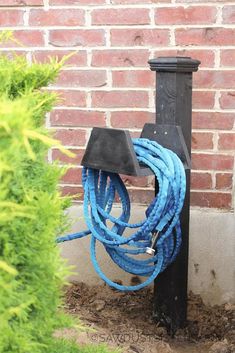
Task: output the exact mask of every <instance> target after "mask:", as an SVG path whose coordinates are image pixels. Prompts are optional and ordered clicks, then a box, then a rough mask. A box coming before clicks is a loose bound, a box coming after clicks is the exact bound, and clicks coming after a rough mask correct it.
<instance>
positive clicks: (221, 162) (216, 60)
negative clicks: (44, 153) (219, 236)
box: [0, 0, 235, 209]
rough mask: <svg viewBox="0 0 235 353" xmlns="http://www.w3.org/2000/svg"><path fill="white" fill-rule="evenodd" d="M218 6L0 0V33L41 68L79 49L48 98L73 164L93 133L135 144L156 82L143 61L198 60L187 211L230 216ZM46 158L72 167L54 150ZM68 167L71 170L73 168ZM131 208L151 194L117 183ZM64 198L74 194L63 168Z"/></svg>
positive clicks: (232, 56)
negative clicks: (108, 131) (124, 133)
mask: <svg viewBox="0 0 235 353" xmlns="http://www.w3.org/2000/svg"><path fill="white" fill-rule="evenodd" d="M232 3H233V1H223V0H218V1H215V0H209V1H203V0H172V1H171V0H145V1H144V0H44V1H43V0H0V26H1V27H2V28H12V29H13V30H14V32H15V36H16V38H17V39H19V40H20V41H21V43H22V44H23V47H22V46H18V47H17V44H12V43H11V44H10V43H9V45H6V46H5V47H4V48H3V49H2V50H4V51H8V50H9V49H8V48H9V47H11V48H12V47H15V46H16V48H15V49H16V50H17V51H19V52H23V53H25V52H26V53H27V54H26V55H27V58H28V60H29V61H31V60H32V59H33V57H36V59H38V60H40V61H46V60H47V59H48V55H57V56H59V57H60V56H62V55H64V54H66V53H69V52H71V51H74V50H77V54H76V55H74V56H73V57H72V58H71V59H70V60H69V63H70V67H68V68H66V69H65V70H64V71H63V72H62V73H61V75H60V78H59V79H58V82H57V83H56V85H55V86H54V89H55V90H56V91H58V92H59V93H61V95H62V96H63V97H64V99H63V100H61V102H60V103H59V104H58V106H57V107H56V108H55V110H54V111H53V113H52V114H51V116H50V117H48V118H47V124H48V127H49V128H52V129H55V130H56V136H57V137H58V138H59V139H60V140H61V141H62V142H63V143H64V145H65V146H67V147H68V148H71V149H73V150H74V151H75V152H76V153H77V158H76V161H75V163H77V162H79V161H80V159H81V155H82V153H83V151H84V146H85V143H86V141H87V138H88V136H89V133H90V130H91V127H92V126H94V125H96V126H109V127H120V128H128V129H130V130H131V131H132V133H133V135H134V136H138V134H139V132H140V130H141V127H142V125H143V124H144V123H145V122H147V121H152V120H153V119H154V114H153V112H154V79H155V77H154V73H151V72H150V71H149V69H148V65H147V60H148V59H149V58H153V57H155V56H166V55H181V56H192V57H193V58H196V59H199V60H201V62H202V64H201V67H200V71H199V72H198V73H196V74H195V75H194V78H195V79H194V92H193V129H194V130H193V140H192V144H193V171H192V199H191V203H192V205H193V206H202V207H218V208H225V209H232V208H233V192H234V189H233V187H232V184H233V181H232V178H233V170H234V150H235V130H234V118H235V4H234V5H233V4H232ZM51 158H53V159H54V158H59V159H60V160H61V163H67V162H72V161H70V160H68V158H67V157H64V156H62V155H61V154H60V153H59V152H58V151H57V150H53V151H52V152H51ZM73 163H74V161H73ZM125 179H126V182H127V184H128V187H129V188H130V194H131V196H132V199H133V200H134V201H137V202H146V201H148V200H149V197H151V196H152V195H153V192H152V190H153V182H152V179H151V178H142V179H137V178H129V177H128V178H125ZM61 185H62V187H63V191H64V193H70V194H74V193H77V192H80V191H81V171H80V169H79V168H78V167H77V166H74V167H73V168H71V170H70V171H69V172H68V173H67V175H66V176H65V177H64V178H63V180H62V184H61Z"/></svg>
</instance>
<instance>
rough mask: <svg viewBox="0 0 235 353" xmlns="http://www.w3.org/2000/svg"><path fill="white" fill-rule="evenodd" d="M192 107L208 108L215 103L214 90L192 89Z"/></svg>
mask: <svg viewBox="0 0 235 353" xmlns="http://www.w3.org/2000/svg"><path fill="white" fill-rule="evenodd" d="M192 104H193V109H210V108H213V107H214V104H215V92H212V91H193V99H192Z"/></svg>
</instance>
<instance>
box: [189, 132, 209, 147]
mask: <svg viewBox="0 0 235 353" xmlns="http://www.w3.org/2000/svg"><path fill="white" fill-rule="evenodd" d="M212 148H213V133H211V132H193V134H192V149H195V150H210V149H212Z"/></svg>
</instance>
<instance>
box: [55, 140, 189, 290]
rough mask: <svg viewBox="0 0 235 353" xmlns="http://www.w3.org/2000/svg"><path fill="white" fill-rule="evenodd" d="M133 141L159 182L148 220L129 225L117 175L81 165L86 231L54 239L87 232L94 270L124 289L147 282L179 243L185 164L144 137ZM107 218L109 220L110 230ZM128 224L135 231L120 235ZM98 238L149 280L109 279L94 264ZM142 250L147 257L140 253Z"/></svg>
mask: <svg viewBox="0 0 235 353" xmlns="http://www.w3.org/2000/svg"><path fill="white" fill-rule="evenodd" d="M133 145H134V149H135V153H136V155H137V159H138V161H139V162H140V163H141V164H145V165H146V166H148V167H149V168H150V169H151V170H152V171H153V173H154V174H155V176H156V178H157V180H158V188H159V190H158V194H157V196H156V197H155V198H154V200H153V201H152V203H151V204H150V205H149V207H148V208H147V210H146V219H145V220H143V221H142V222H139V223H134V224H133V223H128V221H129V218H130V199H129V195H128V192H127V190H126V187H125V185H124V183H123V181H122V179H121V178H120V176H119V175H118V174H114V173H110V172H105V171H102V170H95V169H90V168H83V173H82V182H83V187H84V216H85V221H86V224H87V227H88V230H87V231H84V232H80V233H75V234H70V235H67V236H62V237H59V238H57V242H58V243H60V242H64V241H68V240H73V239H77V238H82V237H84V236H86V235H88V234H91V260H92V263H93V265H94V268H95V270H96V272H97V273H98V275H99V276H100V277H101V278H102V279H103V280H104V281H105V282H106V283H107V284H108V285H110V286H111V287H114V288H116V289H118V290H123V291H129V290H138V289H141V288H143V287H145V286H147V285H148V284H150V283H151V282H152V281H153V280H154V279H155V278H156V277H157V276H158V274H159V273H160V272H162V271H163V270H164V269H165V268H166V267H167V266H168V265H170V264H171V263H172V262H173V261H174V259H175V258H176V256H177V254H178V252H179V249H180V245H181V228H180V219H179V216H180V212H181V210H182V207H183V204H184V197H185V190H186V178H185V171H184V166H183V164H182V162H181V160H180V159H179V158H178V156H177V155H176V154H175V153H174V152H172V151H170V150H168V149H166V148H164V147H162V146H161V145H159V144H158V143H156V142H154V141H150V140H148V139H142V138H138V139H133ZM116 195H118V197H119V199H120V202H121V206H122V212H121V215H120V216H119V217H118V218H115V217H113V216H112V215H111V214H110V213H111V210H112V206H113V203H114V199H115V197H116ZM107 220H109V221H111V222H112V224H113V225H112V227H111V228H110V227H108V226H107ZM126 228H131V229H133V231H134V232H133V234H132V235H130V236H123V234H124V231H125V229H126ZM97 241H98V242H101V243H102V244H103V245H104V247H105V249H106V251H107V252H108V254H109V256H110V257H111V259H112V260H113V261H114V262H115V263H116V264H117V265H118V266H119V267H120V268H121V269H123V270H124V271H126V272H128V273H131V274H133V275H137V276H145V277H148V278H147V279H146V280H145V281H144V282H143V283H140V284H138V285H134V286H124V285H120V284H117V283H115V282H113V281H111V280H110V279H109V278H107V277H106V276H105V274H104V273H103V272H102V271H101V269H100V267H99V264H98V262H97V258H96V242H97ZM146 253H147V254H150V256H149V255H146V256H145V257H144V258H143V255H142V256H140V255H141V254H146Z"/></svg>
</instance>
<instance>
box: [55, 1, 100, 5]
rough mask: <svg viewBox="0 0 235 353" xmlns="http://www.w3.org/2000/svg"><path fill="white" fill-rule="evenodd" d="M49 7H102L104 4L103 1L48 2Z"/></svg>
mask: <svg viewBox="0 0 235 353" xmlns="http://www.w3.org/2000/svg"><path fill="white" fill-rule="evenodd" d="M49 2H50V5H63V6H65V5H66V6H73V5H79V6H80V5H102V4H105V3H106V1H105V0H49Z"/></svg>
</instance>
